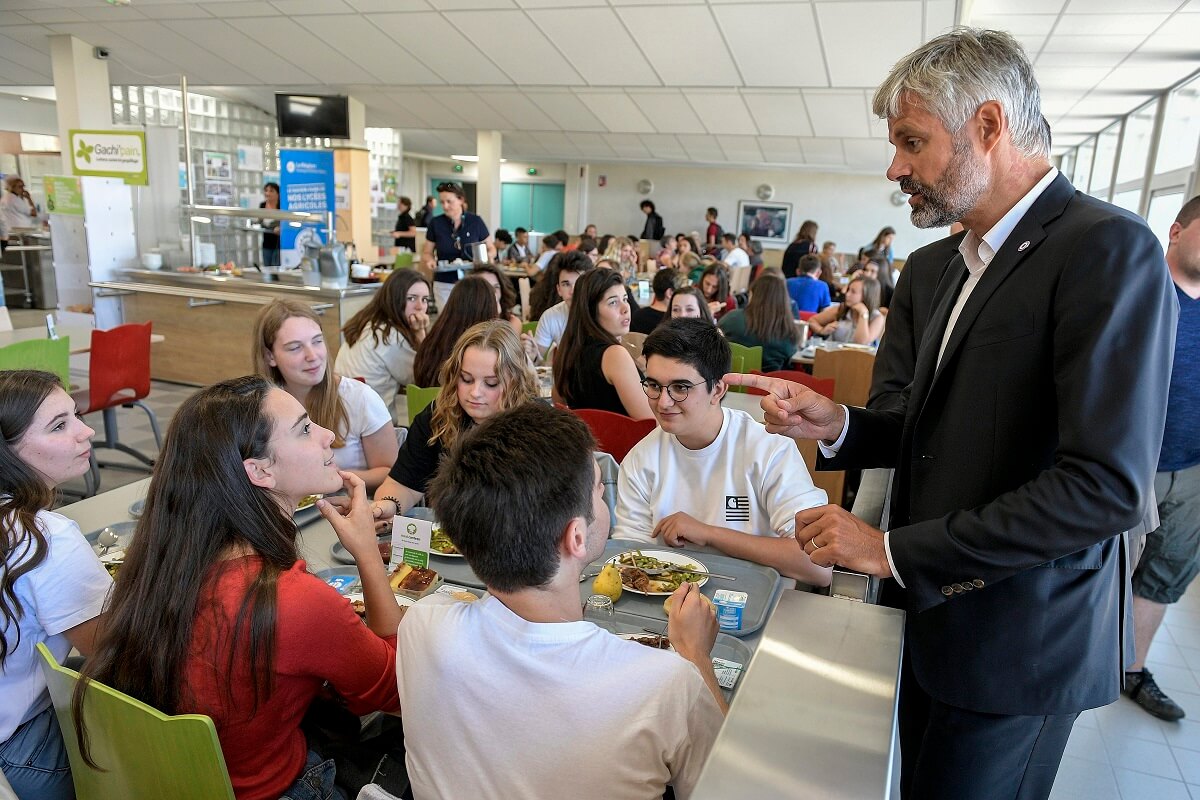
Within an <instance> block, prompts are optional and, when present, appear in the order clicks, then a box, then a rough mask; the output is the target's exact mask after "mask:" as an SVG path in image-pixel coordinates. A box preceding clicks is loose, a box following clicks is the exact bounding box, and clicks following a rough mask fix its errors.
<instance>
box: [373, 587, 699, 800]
mask: <svg viewBox="0 0 1200 800" xmlns="http://www.w3.org/2000/svg"><path fill="white" fill-rule="evenodd" d="M396 664H397V674H398V684H399V689H400V707H401V708H403V709H404V746H405V749H406V750H407V751H408V752H407V756H406V763H407V766H408V776H409V778H410V779H411V781H412V786H413V794H414V795H415V796H416V797H423V798H433V797H444V798H466V797H469V798H476V800H513V799H514V798H535V797H546V798H550V797H564V798H565V797H569V798H573V800H649V798H658V797H661V796H662V794H663V789H664V787H665V786H666V785H667V784H668V783H669V784H671V785H672V786H673V787H674V789H675V796H676V797H677V798H679V799H680V800H685V799H686V798H687V797H688V796H689V795H690V794H691V792H692V789H693V787H694V786H695V784H696V780H697V778H698V777H699V775H700V770H701V768H702V767H703V766H704V761H705V759H706V758H707V757H708V753H709V751H710V750H711V749H712V744H713V740H714V739H716V736H717V732H718V731H719V730H720V728H721V723H722V722H723V717H722V715H721V711H720V709H719V708H718V707H717V703H716V700H714V699H713V696H712V693H711V692H710V691H709V689H708V687H707V686H706V685H705V683H704V679H703V678H701V677H700V672H699V670H697V669H696V667H695V666H694V665H693V664H692V663H691V662H689V661H685V660H684V659H683V658H682V657H681V656H679V655H678V654H676V653H674V652H672V651H667V650H655V649H652V648H649V647H646V646H645V645H641V644H637V643H636V642H629V641H625V640H622V639H620V638H618V637H617V636H615V635H613V634H611V633H609V632H608V631H606V630H603V629H602V628H598V627H597V626H596V625H594V624H593V623H591V622H586V621H580V622H555V623H546V622H529V621H528V620H525V619H523V618H522V617H519V616H517V615H516V614H514V613H513V612H512V611H510V610H509V609H508V608H507V607H506V606H505V605H504V604H503V603H501V602H500V601H499V600H498V599H496V598H495V597H492V596H488V597H485V598H484V599H482V600H479V601H478V602H475V603H463V602H460V601H458V600H454V599H452V598H450V597H447V596H445V595H440V594H434V595H430V596H429V597H426V598H424V599H422V600H421V601H419V602H418V603H417V604H416V605H414V606H412V607H411V608H409V609H408V611H407V612H406V613H405V615H404V620H403V621H402V622H401V623H400V629H399V634H398V636H397V639H396Z"/></svg>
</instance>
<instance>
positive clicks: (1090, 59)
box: [1035, 53, 1126, 77]
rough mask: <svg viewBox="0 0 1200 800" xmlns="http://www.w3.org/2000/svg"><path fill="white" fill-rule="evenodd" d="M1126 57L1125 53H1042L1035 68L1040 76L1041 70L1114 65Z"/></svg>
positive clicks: (1110, 66)
mask: <svg viewBox="0 0 1200 800" xmlns="http://www.w3.org/2000/svg"><path fill="white" fill-rule="evenodd" d="M1125 57H1126V54H1125V53H1042V54H1041V55H1040V56H1038V59H1037V62H1036V63H1035V68H1036V72H1037V74H1038V76H1039V77H1040V76H1041V75H1042V73H1043V71H1046V70H1052V69H1054V68H1056V67H1109V68H1112V67H1115V66H1116V65H1117V64H1119V63H1120V62H1121V61H1122V60H1124V59H1125Z"/></svg>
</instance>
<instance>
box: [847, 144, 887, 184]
mask: <svg viewBox="0 0 1200 800" xmlns="http://www.w3.org/2000/svg"><path fill="white" fill-rule="evenodd" d="M842 149H843V150H845V152H846V164H847V166H850V167H855V168H859V169H873V170H878V171H879V174H881V175H882V174H883V173H885V172H886V171H887V168H888V164H889V163H890V162H891V148H890V146H889V145H887V144H886V143H884V142H879V141H876V140H874V139H844V140H843V141H842Z"/></svg>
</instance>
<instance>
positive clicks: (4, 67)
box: [0, 37, 48, 85]
mask: <svg viewBox="0 0 1200 800" xmlns="http://www.w3.org/2000/svg"><path fill="white" fill-rule="evenodd" d="M8 42H9V40H8V39H7V38H6V37H0V53H2V52H4V51H5V48H6V46H7V45H8ZM0 75H2V76H3V77H4V81H5V83H9V84H24V83H28V84H33V85H37V84H40V83H42V82H43V81H46V80H48V78H47V76H45V75H43V74H42V73H40V72H34V71H33V70H31V69H29V68H28V67H26V66H25V65H23V64H18V63H17V62H16V61H10V60H8V59H7V58H5V57H4V56H0Z"/></svg>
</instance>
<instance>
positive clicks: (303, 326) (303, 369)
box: [251, 300, 399, 489]
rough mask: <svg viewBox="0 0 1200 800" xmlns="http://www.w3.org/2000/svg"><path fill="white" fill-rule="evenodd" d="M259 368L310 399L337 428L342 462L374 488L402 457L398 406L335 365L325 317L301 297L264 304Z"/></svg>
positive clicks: (312, 411)
mask: <svg viewBox="0 0 1200 800" xmlns="http://www.w3.org/2000/svg"><path fill="white" fill-rule="evenodd" d="M251 358H252V359H253V362H254V371H255V372H256V373H257V374H258V375H260V376H262V377H264V378H266V379H267V380H269V381H271V382H272V383H274V384H275V385H276V386H278V387H279V388H280V389H283V390H284V391H286V392H287V393H288V394H290V395H291V396H292V397H294V398H296V399H297V400H299V401H300V402H301V403H303V404H304V408H305V409H306V410H307V411H308V415H309V416H310V417H312V419H313V421H314V422H316V423H317V424H318V425H321V426H322V427H326V428H329V429H330V430H332V431H333V432H334V437H335V438H334V441H333V448H334V454H335V458H336V459H337V463H338V466H340V467H341V468H342V469H346V470H350V471H351V472H354V473H355V474H356V475H358V476H359V477H360V478H362V479H363V480H364V481H366V483H367V486H369V487H370V488H372V489H374V488H375V487H376V486H378V485H379V484H380V482H381V481H382V480H383V479H384V477H386V476H387V471H388V467H389V466H391V463H392V462H393V461H395V460H396V451H397V450H398V449H399V448H398V447H397V445H396V433H395V431H394V429H393V428H392V412H391V411H390V410H389V409H388V407H387V406H386V405H385V404H384V402H383V399H382V398H381V397H380V396H379V395H378V394H376V393H375V392H374V391H372V390H371V388H370V387H369V386H367V385H366V384H364V383H362V382H361V381H356V380H354V379H353V378H350V377H342V376H341V375H339V374H337V372H335V371H334V370H332V369H330V368H329V351H328V350H327V349H326V347H325V333H324V331H323V330H321V318H320V317H318V316H317V314H316V312H315V311H313V310H312V307H311V306H309V305H307V304H305V303H301V302H298V301H296V300H274V301H272V302H271V303H269V304H267V305H265V306H263V308H262V311H260V312H259V313H258V318H257V319H256V320H255V323H254V341H253V342H252V344H251Z"/></svg>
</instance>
